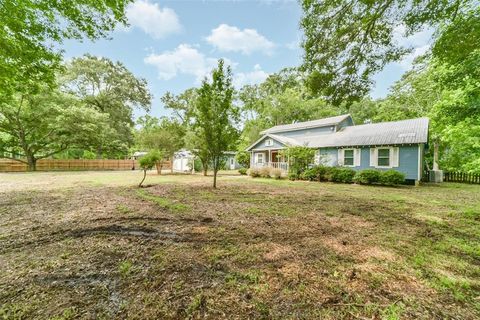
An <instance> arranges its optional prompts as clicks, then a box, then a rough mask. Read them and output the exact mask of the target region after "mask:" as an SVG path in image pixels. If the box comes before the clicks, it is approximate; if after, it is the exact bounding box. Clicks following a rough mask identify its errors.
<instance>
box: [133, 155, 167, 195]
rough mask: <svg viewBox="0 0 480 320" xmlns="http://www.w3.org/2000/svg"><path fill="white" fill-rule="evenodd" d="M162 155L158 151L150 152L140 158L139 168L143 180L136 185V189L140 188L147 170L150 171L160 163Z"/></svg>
mask: <svg viewBox="0 0 480 320" xmlns="http://www.w3.org/2000/svg"><path fill="white" fill-rule="evenodd" d="M162 159H163V154H162V152H161V151H159V150H150V151H149V152H148V153H147V154H146V155H144V156H143V157H142V158H140V167H141V168H142V170H143V179H142V181H140V183H139V184H138V187H139V188H141V187H142V184H143V181H145V177H146V176H147V170H151V169H152V168H153V167H154V166H155V164H157V162H159V161H162Z"/></svg>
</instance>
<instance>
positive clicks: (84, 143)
mask: <svg viewBox="0 0 480 320" xmlns="http://www.w3.org/2000/svg"><path fill="white" fill-rule="evenodd" d="M0 133H3V135H1V136H0V152H3V153H9V154H15V155H18V156H20V157H21V158H17V157H11V158H12V159H14V160H17V161H20V162H23V163H26V164H28V169H29V170H36V163H37V161H38V160H39V159H43V158H48V157H50V156H53V155H55V154H58V153H60V152H62V151H65V150H67V149H68V148H84V149H88V148H90V147H91V146H94V145H97V144H98V143H104V142H105V141H109V136H110V135H111V134H112V133H113V130H112V129H111V128H110V127H109V119H108V115H106V114H101V113H99V112H97V111H95V110H92V109H89V108H86V107H84V106H83V105H82V104H81V103H79V101H78V100H76V99H75V98H74V97H72V96H68V95H65V94H63V93H61V92H59V91H51V90H50V89H49V88H45V90H43V91H42V92H40V93H38V94H36V95H20V94H19V95H17V96H15V99H13V100H11V103H10V104H6V103H0Z"/></svg>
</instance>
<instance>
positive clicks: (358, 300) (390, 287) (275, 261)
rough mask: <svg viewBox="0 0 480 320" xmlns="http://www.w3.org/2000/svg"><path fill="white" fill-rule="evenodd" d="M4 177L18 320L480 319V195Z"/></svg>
mask: <svg viewBox="0 0 480 320" xmlns="http://www.w3.org/2000/svg"><path fill="white" fill-rule="evenodd" d="M140 175H141V174H140V173H139V172H76V173H34V174H0V316H2V317H3V318H4V319H48V318H53V319H76V318H81V319H94V318H95V319H97V318H104V319H113V318H115V319H124V318H128V319H179V318H180V319H183V318H194V319H195V318H210V319H219V318H228V319H249V318H264V319H318V318H323V319H342V318H343V319H478V318H479V317H480V280H479V279H480V186H471V185H460V184H444V185H441V186H432V185H427V186H422V187H402V188H385V187H367V186H357V185H340V184H331V183H315V182H311V183H308V182H289V181H276V180H267V179H251V178H248V177H239V176H234V177H233V176H232V177H230V176H223V177H221V178H220V180H219V186H220V187H219V188H218V189H216V190H214V189H212V188H211V186H210V185H211V177H207V178H205V177H202V176H183V175H177V176H174V175H168V176H157V175H154V174H153V173H152V174H150V175H149V176H148V177H147V181H146V183H147V184H152V186H150V187H148V188H142V189H139V188H136V187H135V185H136V183H138V181H139V180H140V179H141V177H140Z"/></svg>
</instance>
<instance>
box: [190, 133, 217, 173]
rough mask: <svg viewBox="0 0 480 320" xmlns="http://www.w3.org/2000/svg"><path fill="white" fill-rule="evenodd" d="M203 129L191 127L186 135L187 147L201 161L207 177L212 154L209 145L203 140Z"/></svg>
mask: <svg viewBox="0 0 480 320" xmlns="http://www.w3.org/2000/svg"><path fill="white" fill-rule="evenodd" d="M202 132H203V129H202V128H200V127H195V128H193V127H190V128H189V131H187V133H186V134H185V140H184V141H185V146H186V147H187V149H189V150H190V151H191V152H192V153H193V154H194V155H195V157H196V158H198V159H200V162H201V163H202V169H203V175H204V176H207V173H208V168H209V166H210V162H211V161H210V152H209V150H208V146H207V143H206V142H205V139H203V136H204V134H203V133H202Z"/></svg>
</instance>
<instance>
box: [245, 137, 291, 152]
mask: <svg viewBox="0 0 480 320" xmlns="http://www.w3.org/2000/svg"><path fill="white" fill-rule="evenodd" d="M266 139H272V140H273V141H274V142H276V144H275V143H274V145H273V146H265V145H264V142H265V140H266ZM296 145H298V142H297V141H296V140H295V139H292V138H288V137H283V136H279V135H276V134H266V135H263V136H262V137H261V138H260V139H258V140H257V141H255V142H254V143H252V144H251V145H250V146H249V147H248V148H247V149H246V150H247V151H250V150H252V149H255V147H259V148H257V149H269V148H270V149H272V148H283V147H288V146H296Z"/></svg>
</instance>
